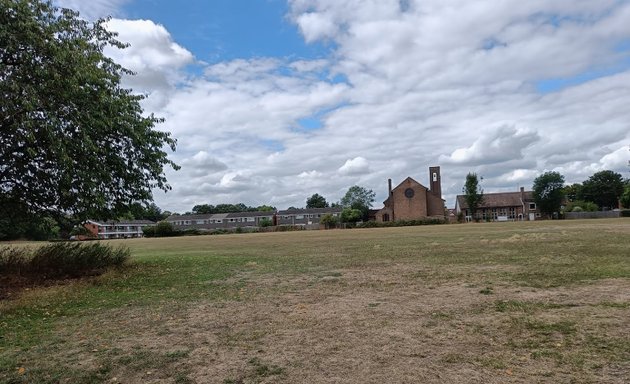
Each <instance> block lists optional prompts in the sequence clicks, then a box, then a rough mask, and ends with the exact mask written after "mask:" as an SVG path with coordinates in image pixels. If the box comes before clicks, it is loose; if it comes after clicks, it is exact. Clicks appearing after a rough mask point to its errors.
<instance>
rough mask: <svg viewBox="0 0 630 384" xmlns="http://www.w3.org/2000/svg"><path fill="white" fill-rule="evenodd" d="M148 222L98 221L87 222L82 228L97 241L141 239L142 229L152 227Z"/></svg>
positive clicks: (151, 222)
mask: <svg viewBox="0 0 630 384" xmlns="http://www.w3.org/2000/svg"><path fill="white" fill-rule="evenodd" d="M153 225H155V223H154V222H153V221H149V220H123V221H98V220H88V221H86V222H85V223H83V226H84V227H85V228H86V229H87V230H88V231H89V232H90V233H91V234H92V236H93V237H96V238H98V239H131V238H136V237H143V236H144V232H143V231H142V228H144V227H147V226H153Z"/></svg>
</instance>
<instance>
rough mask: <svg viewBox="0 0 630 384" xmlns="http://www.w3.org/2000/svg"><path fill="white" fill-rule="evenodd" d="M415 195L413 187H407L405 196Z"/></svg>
mask: <svg viewBox="0 0 630 384" xmlns="http://www.w3.org/2000/svg"><path fill="white" fill-rule="evenodd" d="M413 195H414V191H413V189H411V188H407V189H405V196H407V198H409V199H411V198H412V197H413Z"/></svg>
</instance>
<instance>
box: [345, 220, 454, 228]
mask: <svg viewBox="0 0 630 384" xmlns="http://www.w3.org/2000/svg"><path fill="white" fill-rule="evenodd" d="M446 223H448V221H447V220H446V219H443V218H439V217H426V218H423V219H416V220H396V221H385V222H378V221H366V222H364V223H361V224H357V225H356V228H386V227H410V226H415V225H437V224H446Z"/></svg>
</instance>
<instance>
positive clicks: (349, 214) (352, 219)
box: [341, 208, 363, 223]
mask: <svg viewBox="0 0 630 384" xmlns="http://www.w3.org/2000/svg"><path fill="white" fill-rule="evenodd" d="M362 218H363V212H361V210H360V209H355V208H344V209H343V211H341V221H343V222H344V223H356V222H358V221H361V219H362Z"/></svg>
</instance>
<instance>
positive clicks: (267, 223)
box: [258, 217, 273, 228]
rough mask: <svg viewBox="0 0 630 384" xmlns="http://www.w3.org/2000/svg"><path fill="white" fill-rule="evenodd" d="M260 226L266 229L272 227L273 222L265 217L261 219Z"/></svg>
mask: <svg viewBox="0 0 630 384" xmlns="http://www.w3.org/2000/svg"><path fill="white" fill-rule="evenodd" d="M258 225H260V226H261V227H262V228H266V227H271V226H272V225H273V222H272V221H271V219H269V218H268V217H263V218H262V219H260V222H258Z"/></svg>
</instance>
